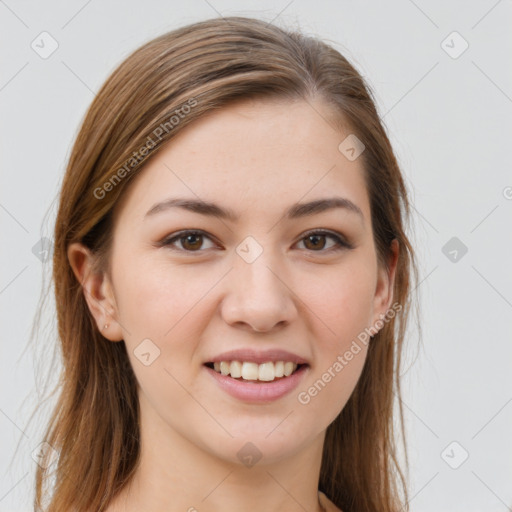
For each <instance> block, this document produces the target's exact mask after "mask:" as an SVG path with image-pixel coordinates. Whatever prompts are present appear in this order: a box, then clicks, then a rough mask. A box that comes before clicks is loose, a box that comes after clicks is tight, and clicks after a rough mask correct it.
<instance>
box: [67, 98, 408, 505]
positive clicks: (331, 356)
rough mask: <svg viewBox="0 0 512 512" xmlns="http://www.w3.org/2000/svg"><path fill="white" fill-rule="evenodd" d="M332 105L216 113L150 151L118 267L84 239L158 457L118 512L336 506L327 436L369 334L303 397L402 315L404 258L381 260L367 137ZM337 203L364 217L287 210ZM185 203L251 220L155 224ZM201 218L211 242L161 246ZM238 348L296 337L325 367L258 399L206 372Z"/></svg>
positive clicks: (79, 272) (250, 105)
mask: <svg viewBox="0 0 512 512" xmlns="http://www.w3.org/2000/svg"><path fill="white" fill-rule="evenodd" d="M312 106H314V108H312ZM319 114H321V115H319ZM328 115H329V111H328V108H327V106H326V105H325V104H324V103H323V102H322V101H321V100H320V99H315V100H313V101H310V102H309V104H308V103H307V102H304V101H296V102H290V101H289V100H268V99H265V100H261V99H258V100H250V101H249V100H243V101H239V102H236V103H233V104H230V105H229V106H226V107H223V108H222V109H221V110H219V111H216V112H215V113H213V114H209V115H207V116H205V117H202V118H201V119H199V120H197V121H195V122H194V123H193V124H191V125H189V126H188V127H187V128H186V129H184V130H183V131H182V132H180V133H179V134H178V135H177V136H176V137H175V138H174V139H173V140H172V141H170V142H169V143H168V144H167V146H166V147H164V148H162V150H161V151H160V152H159V153H157V154H156V155H155V156H154V157H153V158H152V159H151V160H150V161H149V162H148V164H147V166H146V167H145V168H144V170H143V171H142V172H141V174H140V175H139V176H137V179H136V180H135V181H134V182H133V183H132V184H131V186H130V188H128V189H127V191H126V192H125V194H124V195H123V196H122V199H121V202H120V203H119V204H118V205H117V206H116V210H115V224H114V242H113V249H112V253H111V258H112V259H111V273H107V272H99V273H93V272H92V270H91V264H92V262H93V257H92V255H91V254H90V253H89V251H88V250H87V249H86V248H85V247H84V246H82V245H80V244H73V245H71V246H70V247H69V251H68V257H69V261H70V264H71V265H72V268H73V270H74V272H75V274H76V276H77V278H78V279H79V280H80V282H81V283H82V284H83V287H84V289H85V291H86V292H87V293H85V297H86V299H87V302H88V305H89V308H90V311H91V313H92V315H93V316H94V318H95V320H96V322H97V325H98V329H100V330H102V332H103V334H104V336H105V337H106V338H107V339H108V340H110V341H112V342H118V341H120V340H124V342H125V343H126V346H127V349H128V354H129V357H130V361H131V364H132V366H133V369H134V372H135V375H136V377H137V381H138V386H139V400H140V409H141V419H140V421H141V464H140V466H139V467H138V469H137V471H136V474H135V477H134V479H133V481H132V482H131V484H130V485H129V486H128V487H126V488H125V489H123V491H122V492H121V494H120V495H119V496H118V498H117V499H116V500H115V502H114V503H113V504H112V506H111V507H110V508H109V512H113V511H121V510H122V511H132V510H133V511H135V510H153V511H160V510H161V511H164V510H165V511H167V512H168V511H187V510H189V511H190V512H192V511H193V510H197V511H213V510H223V511H224V512H231V511H235V510H236V511H239V510H251V509H252V508H253V506H254V504H255V503H257V504H258V507H259V508H258V509H259V510H265V511H270V512H272V511H278V510H279V511H281V510H287V511H295V510H297V511H299V510H300V511H303V510H304V509H305V510H308V511H315V510H318V511H319V510H321V508H320V505H319V503H318V494H317V490H318V478H319V472H320V464H321V455H322V446H323V442H324V436H325V431H326V428H327V427H328V425H329V424H330V423H331V422H332V421H333V420H334V419H335V418H336V416H337V415H338V414H339V412H340V411H341V410H342V409H343V407H344V405H345V404H346V402H347V400H348V398H349V397H350V395H351V393H352V391H353V389H354V387H355V385H356V383H357V380H358V378H359V376H360V374H361V371H362V368H363V364H364V361H365V358H366V353H367V347H366V345H364V344H361V343H360V345H361V347H362V350H361V351H360V352H359V353H358V354H357V355H355V356H354V357H353V359H352V360H351V361H350V362H348V364H347V365H346V366H345V367H344V368H343V370H342V371H341V372H339V373H336V376H335V378H332V380H331V381H330V382H329V383H328V384H327V385H326V386H325V387H324V388H323V389H322V390H321V392H319V393H318V394H317V395H316V396H315V397H314V398H312V399H311V401H310V402H309V403H308V404H306V405H303V404H301V403H300V402H299V401H298V399H297V395H298V393H299V392H300V391H304V390H307V389H308V388H309V387H310V386H311V385H312V384H313V383H314V382H315V381H317V380H318V379H319V378H321V376H322V374H323V373H324V372H325V371H327V369H328V368H329V367H332V365H333V363H334V362H335V361H336V360H337V357H338V356H339V355H343V354H344V353H345V352H346V351H347V350H348V349H349V348H350V346H351V344H352V342H353V341H354V340H355V339H356V338H357V335H358V334H360V333H361V332H362V331H363V330H364V328H365V327H370V326H371V325H373V324H374V323H375V321H376V320H378V319H379V318H381V317H380V316H379V315H384V314H385V313H386V311H387V309H388V308H389V307H390V306H391V303H392V287H393V281H394V276H395V269H396V261H397V255H398V247H397V246H396V243H394V244H393V246H392V248H393V256H392V257H391V259H390V261H389V270H388V271H387V270H385V269H384V268H379V267H378V265H377V255H376V252H375V245H374V241H373V233H372V226H371V217H370V204H369V198H368V194H367V190H366V187H365V183H364V178H363V176H364V175H363V167H362V159H361V158H358V159H356V160H354V161H349V160H348V159H347V158H346V157H345V156H344V155H343V154H342V153H341V152H340V151H339V150H338V145H339V144H340V142H341V141H343V140H344V139H345V137H346V136H347V135H348V134H349V133H350V131H349V130H346V131H345V132H344V133H341V132H340V131H337V130H334V129H333V127H332V126H331V125H330V124H328V123H327V122H326V121H325V119H327V118H328ZM332 196H341V197H345V198H348V199H350V200H351V201H352V202H353V203H355V204H356V205H357V206H358V207H359V208H360V209H361V211H362V214H363V217H364V218H360V217H359V216H358V215H357V214H355V213H353V212H351V211H349V210H347V209H341V208H337V209H332V210H328V211H325V212H322V213H319V214H315V215H313V216H310V217H304V218H299V219H295V220H287V219H285V218H284V217H283V215H284V212H285V210H286V209H287V208H288V207H289V206H291V205H292V204H294V203H297V202H307V201H312V200H315V199H321V198H327V197H332ZM170 197H187V198H192V199H197V198H201V199H203V200H208V201H212V202H215V203H217V204H219V205H221V206H223V207H226V208H230V209H232V210H234V211H235V212H236V213H237V214H238V215H239V220H238V221H236V222H231V221H229V220H220V219H217V218H214V217H207V216H203V215H200V214H198V213H194V212H189V211H185V210H183V209H179V208H173V209H168V210H165V211H162V212H160V213H158V214H155V215H150V216H148V217H146V218H145V214H146V212H147V211H148V210H149V209H150V208H151V207H152V206H153V205H154V204H156V203H158V202H160V201H163V200H165V199H168V198H170ZM185 229H199V230H202V231H204V232H205V236H204V237H203V238H202V239H201V238H200V237H199V239H192V242H191V243H188V244H187V241H186V240H183V239H181V242H180V241H179V240H177V241H175V242H174V244H173V246H174V248H175V250H173V249H172V248H171V246H159V242H160V241H162V240H164V239H165V238H169V235H172V234H175V233H177V232H178V231H180V230H185ZM319 229H327V230H331V231H334V232H338V233H339V234H340V235H341V236H342V237H345V239H346V240H348V241H349V242H350V243H351V244H352V245H353V248H352V249H347V248H343V247H342V248H341V249H340V250H337V251H334V250H331V249H330V248H331V247H333V246H335V245H336V244H335V240H334V239H331V238H330V237H329V236H325V237H322V236H321V237H320V239H319V242H318V248H315V247H316V246H315V245H314V244H313V243H311V242H310V243H308V239H307V237H305V235H304V233H306V232H307V231H309V230H319ZM182 236H183V235H182ZM247 236H252V237H253V238H254V239H255V240H256V241H257V243H258V244H259V245H260V246H261V248H262V249H263V252H262V254H261V255H260V256H259V257H258V258H257V259H256V260H255V261H254V262H252V263H247V262H246V261H245V260H244V259H243V258H241V257H240V256H239V255H238V254H237V252H236V248H237V246H238V245H239V244H240V242H242V241H243V240H244V239H245V238H246V237H247ZM201 240H202V245H201ZM395 242H396V241H395ZM191 247H192V249H191ZM187 249H188V251H189V252H186V251H187ZM107 323H108V324H109V327H108V328H107V329H102V328H103V326H104V325H105V324H107ZM147 338H149V339H150V340H152V342H153V343H154V344H155V345H156V346H158V347H159V349H160V356H159V357H157V358H156V359H155V360H154V361H153V362H152V364H150V365H149V366H145V365H144V364H142V363H141V361H140V360H139V359H138V358H137V357H136V356H135V355H134V350H135V349H136V347H137V346H138V345H139V344H140V343H141V341H142V340H144V339H147ZM234 348H254V349H256V350H264V349H268V348H282V349H284V350H288V351H291V352H294V353H295V354H298V355H300V356H302V357H304V358H306V359H307V360H308V361H309V368H308V370H307V372H306V374H305V375H304V377H303V380H302V381H301V383H300V385H299V387H298V388H297V389H296V390H294V391H292V392H291V393H289V394H288V395H285V396H284V397H282V398H280V399H278V400H275V401H274V402H271V403H266V404H249V403H245V402H242V401H240V400H237V399H235V398H233V397H231V396H230V395H227V394H226V393H225V392H224V391H223V390H221V389H220V388H219V386H218V385H217V384H216V382H215V381H214V380H213V379H212V377H211V375H209V373H208V371H207V370H206V369H205V368H204V366H203V364H204V363H205V362H207V361H209V360H211V358H212V357H213V356H215V355H217V354H220V353H222V352H224V351H227V350H231V349H234ZM247 442H251V443H252V444H253V445H254V446H256V447H257V449H258V450H259V452H260V453H261V454H262V458H261V459H260V460H259V461H258V462H257V463H256V464H255V465H254V466H253V467H250V468H249V467H246V466H245V465H244V464H242V462H241V461H240V460H239V458H238V457H237V452H238V451H239V450H240V449H241V448H242V447H243V446H244V445H245V443H247ZM192 507H194V508H192Z"/></svg>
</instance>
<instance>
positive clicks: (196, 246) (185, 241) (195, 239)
mask: <svg viewBox="0 0 512 512" xmlns="http://www.w3.org/2000/svg"><path fill="white" fill-rule="evenodd" d="M205 238H206V239H209V240H211V238H210V237H209V236H207V235H206V234H205V233H204V232H203V231H200V230H184V231H179V232H178V233H173V234H172V235H170V236H169V237H167V238H166V239H165V240H163V241H162V242H161V245H162V246H166V247H169V248H170V249H172V250H177V251H182V252H203V251H201V250H200V248H201V246H202V245H203V239H205ZM176 242H179V243H180V244H181V246H182V247H181V248H180V247H174V244H175V243H176Z"/></svg>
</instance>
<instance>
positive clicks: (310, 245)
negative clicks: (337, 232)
mask: <svg viewBox="0 0 512 512" xmlns="http://www.w3.org/2000/svg"><path fill="white" fill-rule="evenodd" d="M304 240H305V243H304V245H305V246H306V248H307V249H323V248H324V247H325V235H308V236H307V237H306V238H304Z"/></svg>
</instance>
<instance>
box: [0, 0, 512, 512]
mask: <svg viewBox="0 0 512 512" xmlns="http://www.w3.org/2000/svg"><path fill="white" fill-rule="evenodd" d="M221 15H222V16H227V15H243V16H254V17H258V18H261V19H264V20H266V21H272V20H274V22H275V23H276V24H278V25H281V26H285V27H289V28H297V29H300V30H303V31H304V32H306V33H309V34H312V35H316V36H320V37H321V38H323V39H324V40H327V41H329V42H331V43H332V44H333V45H334V46H335V47H336V48H337V49H338V50H339V51H341V52H342V53H343V54H344V55H345V56H346V57H347V58H348V59H349V60H350V61H351V62H352V63H353V64H354V65H355V66H356V68H357V69H358V70H359V71H360V72H361V73H362V74H363V76H364V77H365V78H366V79H367V81H368V83H369V84H370V87H371V88H372V90H373V92H374V94H375V97H376V100H377V104H378V105H377V106H378V109H379V113H380V115H381V117H382V119H383V122H384V123H385V126H386V128H387V130H388V133H389V135H390V138H391V141H392V143H393V146H394V148H395V151H396V154H397V156H398V159H399V163H400V165H401V167H402V170H403V173H404V175H405V177H406V180H407V186H408V188H409V191H410V194H411V201H412V203H413V207H414V208H413V211H414V218H413V224H412V226H411V231H414V233H411V237H412V240H413V243H414V244H415V246H416V250H417V254H418V258H419V263H420V274H421V275H420V281H421V282H420V285H419V288H418V292H419V293H420V297H421V299H420V308H421V319H422V328H423V341H422V348H421V349H418V348H417V346H418V330H417V328H416V327H415V326H414V325H413V326H411V328H410V333H409V336H408V340H407V342H408V347H409V348H408V349H407V354H408V357H407V360H406V366H405V368H404V372H405V373H404V376H403V383H404V395H403V402H404V406H405V412H406V425H407V439H408V442H409V447H410V462H411V475H410V496H411V502H410V505H411V510H412V511H414V512H441V511H450V512H453V511H464V512H469V511H485V512H505V511H506V510H512V441H511V436H512V428H511V427H512V372H511V362H512V337H511V334H510V327H511V326H512V322H511V320H512V272H511V270H510V268H511V267H510V265H511V262H512V258H511V252H512V251H511V249H512V222H511V221H512V172H511V160H510V147H511V145H512V137H511V136H512V129H511V121H512V67H511V66H510V62H512V60H511V57H512V30H511V27H512V25H511V22H512V2H511V1H510V0H508V1H507V0H502V1H496V0H485V1H484V0H482V1H472V2H464V1H452V2H446V1H441V0H435V1H430V2H427V1H425V0H417V1H415V2H414V1H412V0H393V1H388V2H378V1H373V2H370V1H360V2H355V1H349V0H342V1H334V0H332V1H315V2H311V1H310V2H307V1H305V0H295V1H294V0H292V1H290V0H283V1H281V0H272V1H268V0H264V1H245V2H240V1H238V2H235V1H234V0H211V1H206V0H191V1H189V2H176V1H168V0H167V1H164V0H158V1H157V0H150V1H147V2H136V1H133V0H130V1H125V2H114V1H113V0H107V1H101V0H89V1H86V0H73V1H69V0H68V1H63V0H62V1H57V0H48V1H45V2H36V1H33V0H32V1H22V0H5V1H4V0H1V1H0V48H1V71H0V109H1V114H0V116H1V117H0V119H1V123H0V130H1V133H0V154H1V162H0V165H1V171H2V172H1V188H0V229H1V252H0V257H1V260H0V319H1V332H2V340H1V357H0V386H1V387H0V389H1V397H0V433H1V436H0V470H1V477H0V478H1V480H0V512H22V511H23V512H25V511H30V510H32V508H31V503H32V497H33V491H32V488H33V475H34V472H35V467H36V462H35V461H34V459H33V457H32V454H33V452H34V450H36V448H37V447H38V445H39V444H40V442H41V440H42V438H41V436H42V434H41V431H40V428H42V425H43V424H44V421H43V420H38V422H37V424H35V425H34V426H33V428H28V427H27V422H28V418H29V416H30V413H31V411H32V409H33V406H34V405H35V404H36V403H37V402H38V401H39V400H40V392H41V389H42V388H41V383H40V382H39V381H38V380H37V379H36V376H35V372H36V370H37V369H38V368H39V367H40V366H41V365H43V366H44V365H45V364H46V363H47V362H48V361H49V359H50V357H51V350H50V349H51V346H52V344H53V343H55V334H54V333H52V332H51V323H52V317H51V314H50V315H49V316H48V317H47V321H48V322H50V328H49V329H48V332H47V334H46V335H45V336H43V338H45V339H46V340H48V344H47V346H46V345H45V344H44V343H43V342H41V345H40V347H39V348H41V347H42V350H39V351H37V350H34V349H33V348H31V347H29V348H27V344H28V339H29V335H30V329H31V325H32V321H33V318H34V314H35V311H36V306H37V302H38V300H39V294H40V290H41V286H42V276H43V272H45V273H48V271H49V269H48V264H49V262H48V258H46V261H45V257H44V255H45V254H46V253H45V249H47V248H48V247H47V245H45V244H48V243H49V242H48V241H44V240H43V241H42V242H41V238H42V237H47V238H48V239H49V241H50V242H51V229H52V221H53V219H54V214H55V208H54V207H55V205H54V200H55V196H56V194H57V192H58V188H59V184H60V181H61V179H62V175H63V173H64V169H65V165H66V162H67V158H68V157H69V153H70V149H71V147H72V144H73V141H74V137H75V136H76V133H77V129H78V126H79V123H80V121H81V119H82V117H83V115H84V113H85V110H86V109H87V107H88V106H89V104H90V102H91V101H92V99H93V97H94V94H95V91H97V90H98V89H99V87H100V86H101V85H102V84H103V82H104V81H105V79H106V78H107V76H108V75H109V74H110V73H111V71H112V70H113V68H114V67H115V66H116V65H117V64H118V63H119V62H120V61H121V60H123V59H124V58H125V57H126V56H127V55H128V54H129V53H130V52H131V51H133V50H134V49H135V48H137V47H139V46H140V45H141V44H142V43H144V42H146V41H147V40H149V39H151V38H153V37H155V36H157V35H159V34H162V33H164V32H166V31H169V30H172V29H174V28H176V27H178V26H182V25H185V24H189V23H192V22H195V21H199V20H203V19H207V18H212V17H217V16H221ZM43 32H46V33H47V34H42V33H43ZM42 38H44V44H43V43H41V39H42ZM52 45H53V46H52ZM56 45H58V46H56ZM43 46H44V49H43V48H42V47H43ZM53 47H56V49H55V51H53V53H52V54H51V55H46V54H45V53H44V52H45V51H46V52H50V51H51V50H53ZM43 50H44V51H43ZM45 216H46V217H45ZM48 254H50V253H48ZM412 320H413V318H412ZM405 370H406V371H405ZM50 404H51V402H49V403H48V407H49V406H50ZM48 411H49V409H48ZM48 411H47V412H48ZM38 428H39V430H38ZM16 446H18V450H17V452H16V453H15V451H14V450H15V448H16Z"/></svg>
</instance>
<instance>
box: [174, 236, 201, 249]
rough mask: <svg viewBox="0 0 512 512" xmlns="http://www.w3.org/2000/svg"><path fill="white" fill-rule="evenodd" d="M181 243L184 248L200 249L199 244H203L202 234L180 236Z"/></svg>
mask: <svg viewBox="0 0 512 512" xmlns="http://www.w3.org/2000/svg"><path fill="white" fill-rule="evenodd" d="M179 240H180V241H181V245H182V247H183V248H184V249H186V250H192V251H195V250H196V249H200V248H201V245H203V235H198V234H192V235H186V236H182V237H181V238H180V239H179Z"/></svg>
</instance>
